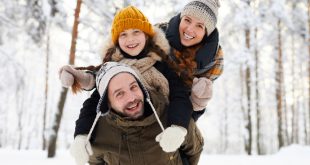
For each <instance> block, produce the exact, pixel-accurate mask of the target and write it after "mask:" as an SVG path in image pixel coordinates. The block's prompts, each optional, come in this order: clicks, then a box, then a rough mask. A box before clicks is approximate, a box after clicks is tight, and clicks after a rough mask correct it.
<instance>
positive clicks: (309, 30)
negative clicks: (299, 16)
mask: <svg viewBox="0 0 310 165" xmlns="http://www.w3.org/2000/svg"><path fill="white" fill-rule="evenodd" d="M308 34H310V0H308ZM308 43H310V37H308ZM308 114H309V117H310V44H308ZM308 119H309V118H308ZM307 130H308V134H307V140H308V144H310V120H308V126H307Z"/></svg>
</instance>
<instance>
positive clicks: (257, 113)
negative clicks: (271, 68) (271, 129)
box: [254, 28, 263, 155]
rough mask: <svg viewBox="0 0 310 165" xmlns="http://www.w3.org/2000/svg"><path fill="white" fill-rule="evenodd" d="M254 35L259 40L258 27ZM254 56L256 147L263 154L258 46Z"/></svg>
mask: <svg viewBox="0 0 310 165" xmlns="http://www.w3.org/2000/svg"><path fill="white" fill-rule="evenodd" d="M254 37H255V41H256V42H257V28H255V30H254ZM254 56H255V77H256V79H255V108H256V120H257V121H256V122H257V123H256V129H257V134H256V148H257V153H258V154H259V155H262V154H263V152H262V149H261V147H262V146H261V144H260V143H261V130H260V126H261V113H260V111H261V108H260V104H259V103H260V93H259V81H260V79H259V72H258V70H259V67H258V66H259V57H258V49H257V46H256V47H255V51H254Z"/></svg>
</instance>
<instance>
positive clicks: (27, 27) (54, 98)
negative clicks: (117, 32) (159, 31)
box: [0, 0, 310, 157]
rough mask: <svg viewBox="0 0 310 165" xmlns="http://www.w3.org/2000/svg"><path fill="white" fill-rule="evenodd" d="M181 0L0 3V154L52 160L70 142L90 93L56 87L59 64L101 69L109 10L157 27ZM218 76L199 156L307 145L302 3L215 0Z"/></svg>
mask: <svg viewBox="0 0 310 165" xmlns="http://www.w3.org/2000/svg"><path fill="white" fill-rule="evenodd" d="M187 2H188V0H152V1H150V0H135V1H131V0H66V1H65V0H10V1H4V0H1V1H0V56H1V58H0V64H1V66H3V68H2V69H1V70H0V78H1V81H0V91H1V93H0V100H1V104H0V148H10V149H16V150H21V149H26V150H28V149H41V150H45V151H47V153H48V157H53V156H54V155H55V154H56V152H57V150H59V149H68V148H69V146H70V144H71V142H72V141H73V132H74V127H75V120H76V119H77V118H78V115H79V111H80V108H81V107H82V104H83V102H84V100H85V99H87V98H88V97H89V96H90V94H91V93H92V92H91V91H90V92H88V91H83V92H80V93H77V94H73V93H72V91H71V89H66V88H63V87H62V86H61V83H60V81H59V77H58V71H59V68H60V67H61V66H63V65H66V64H71V65H75V66H88V65H98V64H100V63H101V59H102V54H101V49H102V45H103V43H104V42H105V39H106V38H107V36H108V35H109V33H110V29H111V22H112V20H113V17H114V14H115V13H116V11H117V10H118V9H120V8H122V7H125V6H128V5H134V6H136V7H138V8H139V9H141V11H142V12H143V13H145V15H146V16H147V17H148V18H149V20H150V21H151V22H152V23H153V24H156V23H160V22H166V21H168V20H169V18H171V17H172V16H174V15H176V14H177V13H178V12H180V10H181V9H182V7H184V5H185V4H186V3H187ZM220 2H221V7H220V8H219V18H218V24H217V28H218V30H219V34H220V44H221V46H222V48H223V51H224V62H225V64H224V73H223V74H222V75H221V76H220V78H218V79H217V80H215V81H214V90H213V98H212V100H211V101H210V103H209V104H208V106H207V112H206V113H205V114H204V115H203V116H202V117H200V119H199V120H198V122H197V124H198V126H199V128H200V130H201V132H202V134H203V136H204V140H205V145H204V151H203V152H205V153H208V154H245V155H267V154H273V153H276V152H277V151H279V149H281V148H282V147H285V146H289V145H291V144H299V145H303V146H309V145H310V108H309V107H310V44H309V42H310V38H309V37H310V36H309V34H310V0H307V1H306V0H234V1H230V0H227V1H225V0H221V1H220Z"/></svg>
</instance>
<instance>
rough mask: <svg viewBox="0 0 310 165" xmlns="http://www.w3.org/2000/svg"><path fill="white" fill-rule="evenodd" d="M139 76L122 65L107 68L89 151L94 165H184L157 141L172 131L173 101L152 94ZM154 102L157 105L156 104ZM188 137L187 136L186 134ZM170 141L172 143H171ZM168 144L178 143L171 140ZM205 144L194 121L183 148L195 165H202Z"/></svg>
mask: <svg viewBox="0 0 310 165" xmlns="http://www.w3.org/2000/svg"><path fill="white" fill-rule="evenodd" d="M142 82H143V80H142V79H141V78H140V75H139V73H138V72H135V71H134V70H133V69H131V68H130V67H129V66H127V65H125V64H121V63H116V62H107V63H105V64H103V66H102V67H101V69H100V70H99V72H98V74H97V77H96V86H97V89H98V92H99V94H100V96H101V98H100V100H99V104H98V106H97V113H98V114H97V117H96V119H95V121H94V123H93V127H92V128H94V126H95V125H96V129H91V131H90V133H89V135H88V139H89V137H90V136H91V134H92V132H93V131H94V133H95V137H94V140H93V142H92V147H91V148H90V145H89V144H88V145H86V147H87V150H88V152H89V154H90V155H91V156H90V160H89V163H90V165H99V164H102V163H104V162H105V163H106V164H108V165H115V164H126V165H152V164H154V165H155V164H156V165H167V164H170V165H181V164H182V160H181V157H180V153H179V151H176V152H164V151H163V150H162V148H161V147H160V145H159V143H158V142H157V141H160V138H161V136H164V135H163V134H162V133H161V132H162V131H163V130H164V127H166V121H167V113H166V111H165V108H166V107H167V101H165V100H164V99H165V97H163V95H162V94H160V93H158V92H156V91H149V92H148V91H147V90H146V87H145V86H144V84H143V83H142ZM151 100H152V102H151ZM185 134H186V133H185ZM169 140H170V141H169ZM169 140H168V141H166V142H165V143H167V144H166V145H169V143H174V141H176V140H180V139H175V138H171V139H169ZM202 147H203V138H202V136H201V134H200V132H199V130H198V128H197V127H196V125H195V123H194V122H193V120H191V122H190V124H189V128H188V133H187V135H186V136H185V140H184V143H183V144H182V146H181V150H182V152H183V153H184V154H185V155H186V157H187V158H188V161H189V163H190V164H191V165H195V164H198V161H199V157H200V154H201V152H202Z"/></svg>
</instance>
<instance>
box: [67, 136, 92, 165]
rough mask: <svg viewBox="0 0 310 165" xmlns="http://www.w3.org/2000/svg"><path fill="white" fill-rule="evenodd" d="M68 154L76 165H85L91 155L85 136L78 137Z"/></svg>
mask: <svg viewBox="0 0 310 165" xmlns="http://www.w3.org/2000/svg"><path fill="white" fill-rule="evenodd" d="M70 153H71V155H72V157H73V158H74V160H75V162H76V164H77V165H85V164H86V163H87V162H88V160H89V156H91V155H92V154H93V150H92V149H91V145H90V143H89V141H87V135H78V136H76V137H75V139H74V141H73V143H72V144H71V146H70Z"/></svg>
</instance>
